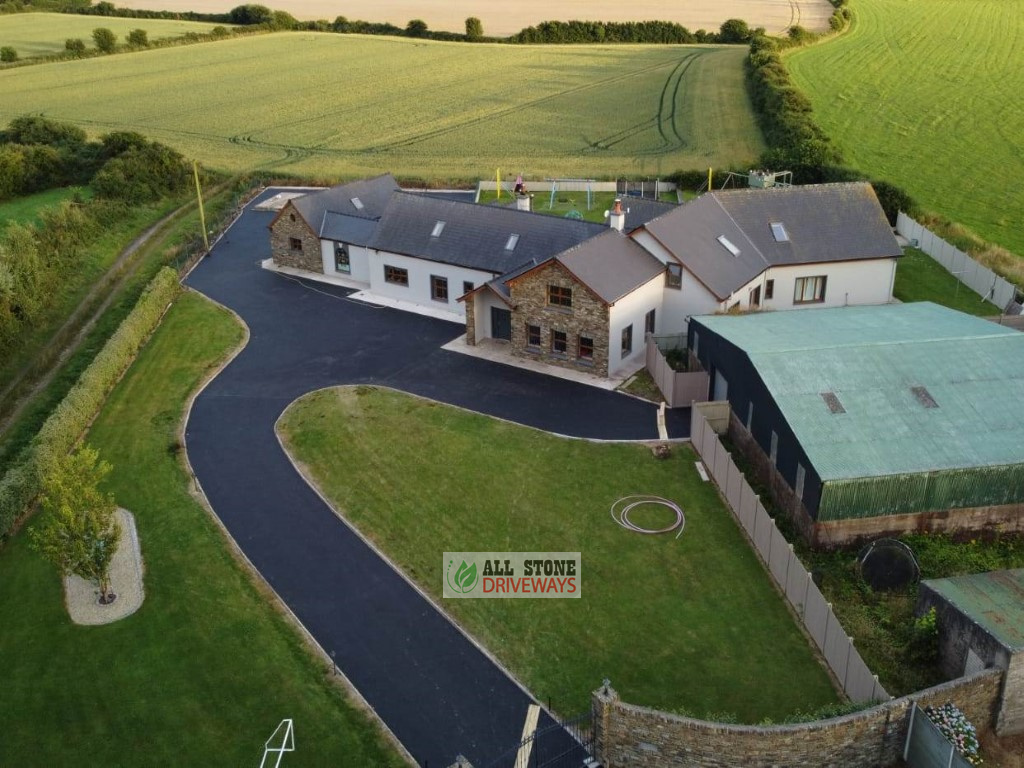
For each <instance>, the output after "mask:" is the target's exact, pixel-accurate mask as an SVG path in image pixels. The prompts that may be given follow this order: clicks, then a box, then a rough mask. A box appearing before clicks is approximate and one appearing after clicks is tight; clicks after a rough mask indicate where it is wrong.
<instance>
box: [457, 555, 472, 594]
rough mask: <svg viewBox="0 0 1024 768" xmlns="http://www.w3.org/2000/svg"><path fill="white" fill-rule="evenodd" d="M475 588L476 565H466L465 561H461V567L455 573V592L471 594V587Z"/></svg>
mask: <svg viewBox="0 0 1024 768" xmlns="http://www.w3.org/2000/svg"><path fill="white" fill-rule="evenodd" d="M475 586H476V563H473V564H472V565H468V564H467V563H466V561H465V560H463V561H462V565H460V566H459V569H458V570H457V571H455V590H456V591H457V592H462V593H463V594H465V593H466V592H472V591H473V587H475Z"/></svg>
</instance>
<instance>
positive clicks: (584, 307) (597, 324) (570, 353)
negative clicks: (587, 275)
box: [509, 263, 608, 376]
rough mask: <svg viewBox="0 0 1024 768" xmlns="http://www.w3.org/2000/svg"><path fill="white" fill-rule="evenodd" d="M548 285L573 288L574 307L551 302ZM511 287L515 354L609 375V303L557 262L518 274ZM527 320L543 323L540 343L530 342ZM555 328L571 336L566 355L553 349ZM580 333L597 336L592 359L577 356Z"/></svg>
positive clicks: (535, 323)
mask: <svg viewBox="0 0 1024 768" xmlns="http://www.w3.org/2000/svg"><path fill="white" fill-rule="evenodd" d="M549 285H557V286H560V287H563V288H571V289H572V308H571V309H565V308H561V307H552V306H549V305H548V286H549ZM509 289H510V296H511V299H512V303H513V305H514V306H515V309H513V310H512V351H513V352H514V353H515V354H516V355H518V356H519V357H525V358H529V359H532V360H542V361H544V362H545V363H550V364H552V365H559V366H562V367H563V368H572V369H574V370H578V371H586V372H588V373H593V374H596V375H598V376H607V375H608V306H607V305H606V304H605V303H604V302H602V301H601V300H600V299H598V298H597V297H595V296H594V294H592V293H591V292H590V291H589V290H588V289H587V288H585V287H584V286H583V285H581V284H580V283H578V282H576V281H575V280H573V278H572V276H571V275H570V274H569V273H568V272H567V271H566V270H564V269H563V268H562V267H561V266H559V265H558V264H557V263H551V264H548V265H546V266H544V267H543V268H541V269H538V270H536V271H534V272H529V273H527V274H525V275H523V276H522V277H520V278H517V279H516V280H515V281H513V282H512V284H511V285H510V286H509ZM527 324H530V325H539V326H540V329H541V339H540V347H538V348H531V347H530V346H529V345H528V344H527V341H528V337H527V332H526V326H527ZM552 330H556V331H565V333H566V335H567V337H568V339H567V342H568V343H567V350H566V354H565V355H556V354H553V353H552V352H551V331H552ZM580 336H586V337H589V338H591V339H593V340H594V359H593V361H592V362H591V361H584V360H578V359H577V357H576V351H577V342H578V339H579V337H580Z"/></svg>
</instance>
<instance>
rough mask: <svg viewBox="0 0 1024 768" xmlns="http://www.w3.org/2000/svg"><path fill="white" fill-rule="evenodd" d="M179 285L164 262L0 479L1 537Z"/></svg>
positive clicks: (99, 402)
mask: <svg viewBox="0 0 1024 768" xmlns="http://www.w3.org/2000/svg"><path fill="white" fill-rule="evenodd" d="M179 289H180V286H179V284H178V274H177V273H176V272H175V271H174V270H173V269H169V268H166V267H165V268H164V269H162V270H161V271H160V272H159V273H158V274H157V276H156V277H155V278H154V279H153V281H152V282H151V283H150V285H149V286H148V288H147V289H146V292H145V293H144V294H143V296H142V298H140V299H139V302H138V304H136V306H135V309H133V310H132V312H131V314H130V315H128V317H126V318H125V320H124V322H123V323H121V327H120V328H118V329H117V331H116V332H115V333H114V335H113V336H112V337H111V338H110V341H108V342H107V343H106V345H104V347H103V349H102V350H100V353H99V354H98V355H96V359H95V360H93V362H92V363H91V364H90V365H89V367H88V368H87V369H86V370H85V373H83V374H82V378H81V379H79V381H78V383H77V384H76V385H75V386H74V388H73V389H72V390H71V391H70V392H69V393H68V394H67V396H66V397H65V398H64V400H63V401H62V402H61V403H60V405H59V406H57V409H56V410H55V411H54V412H53V414H52V415H51V416H50V418H48V419H47V420H46V423H45V424H43V428H42V429H41V430H40V431H39V434H38V435H37V436H36V438H35V440H34V441H33V443H32V445H31V446H29V448H28V449H26V451H25V452H24V454H23V455H22V456H21V457H20V460H19V462H18V463H17V464H15V466H14V467H12V468H11V469H10V470H9V471H8V472H7V474H5V475H4V477H3V480H2V481H0V538H2V537H3V536H6V535H7V534H8V533H9V532H10V530H11V526H12V525H13V524H14V522H15V521H16V520H17V519H18V517H20V516H21V514H22V513H23V512H24V511H25V509H26V508H27V507H28V505H29V503H31V501H32V499H34V498H35V497H36V495H37V494H38V493H39V478H40V476H41V475H42V473H44V472H45V471H46V467H47V466H49V464H50V462H52V460H53V459H54V458H55V457H57V456H62V455H64V454H66V453H68V451H70V450H71V448H72V447H73V446H74V444H75V443H76V442H77V440H78V439H79V438H80V437H81V436H82V434H83V433H84V432H85V430H86V428H87V427H88V426H89V422H91V421H92V420H93V418H95V416H96V414H97V413H99V410H100V408H101V407H102V405H103V401H104V400H105V399H106V397H107V394H108V393H109V392H110V390H111V389H112V388H113V387H114V385H115V384H116V383H117V381H118V379H120V377H121V375H122V374H123V373H124V371H125V370H126V369H127V368H128V366H129V365H130V364H131V362H132V360H134V359H135V355H136V354H137V353H138V351H139V348H140V347H141V346H142V344H143V342H144V341H145V340H146V339H147V338H148V337H149V334H150V333H152V332H153V329H154V328H156V326H157V324H158V323H159V322H160V318H161V317H162V316H163V313H164V309H165V308H166V307H167V305H168V304H169V303H170V302H171V301H172V300H173V298H174V297H175V295H176V294H177V293H178V290H179Z"/></svg>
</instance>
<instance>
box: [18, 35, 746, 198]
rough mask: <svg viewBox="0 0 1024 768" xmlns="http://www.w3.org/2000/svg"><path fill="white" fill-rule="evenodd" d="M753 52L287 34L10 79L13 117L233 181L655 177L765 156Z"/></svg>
mask: <svg viewBox="0 0 1024 768" xmlns="http://www.w3.org/2000/svg"><path fill="white" fill-rule="evenodd" d="M132 21H133V23H134V22H135V21H137V20H132ZM97 22H98V20H97ZM745 55H746V50H745V49H744V48H743V47H742V46H721V47H716V46H657V45H629V46H626V45H618V46H611V45H609V46H600V45H585V46H572V45H565V46H562V45H551V46H519V45H482V44H481V45H472V44H466V43H445V42H435V41H427V40H413V39H408V38H385V37H373V36H359V35H335V34H325V33H312V32H302V33H278V34H269V35H259V36H256V37H245V38H235V39H229V40H224V41H221V42H216V43H206V44H203V45H198V46H185V47H172V48H163V49H158V50H151V51H143V52H139V53H131V54H125V55H119V56H103V57H98V58H90V59H84V60H81V61H65V62H58V63H52V64H43V65H39V66H34V67H28V68H18V69H10V70H5V71H0V123H5V122H7V121H9V120H10V119H11V118H13V117H15V116H17V115H22V114H34V113H39V112H42V113H45V114H46V115H47V116H48V117H50V118H53V119H57V120H64V121H69V122H73V123H76V124H78V125H80V126H82V127H83V128H85V129H86V130H87V131H89V132H90V133H91V134H101V133H104V132H107V131H111V130H133V131H139V132H140V133H143V134H144V135H146V136H148V137H149V138H151V139H154V140H157V141H161V142H163V143H165V144H168V145H170V146H172V147H174V148H176V149H178V150H180V151H181V152H182V153H184V154H185V155H187V156H188V157H190V158H196V159H198V160H200V161H202V163H203V164H204V165H205V166H207V167H209V168H215V169H219V170H230V171H237V170H247V169H252V168H266V169H272V170H275V171H277V172H281V173H288V174H297V175H306V176H315V177H320V178H331V179H335V178H337V177H338V176H342V175H344V176H366V175H370V174H377V173H381V172H383V171H392V172H394V173H395V174H397V175H399V176H402V177H420V178H425V179H429V180H444V179H474V178H493V176H494V172H495V169H496V168H499V167H500V168H502V169H515V171H516V172H519V171H522V172H523V173H524V174H526V175H528V176H531V177H538V178H544V177H551V176H560V177H567V176H572V177H590V176H602V175H603V176H608V177H613V178H614V177H618V176H623V175H628V176H635V177H655V176H665V175H667V174H668V173H671V172H673V171H676V170H678V169H680V168H702V169H706V168H707V167H708V166H709V165H710V166H715V167H736V166H737V165H739V166H744V165H745V164H746V163H748V162H752V161H753V160H754V159H755V158H756V157H757V156H758V155H759V154H760V153H761V152H762V151H763V149H764V143H763V140H762V138H761V135H760V132H759V131H758V129H757V127H756V126H755V124H754V120H753V116H752V112H751V107H750V102H749V99H748V97H747V93H746V90H745V87H744V84H743V64H742V63H743V58H744V56H745ZM282 62H286V68H285V69H284V70H283V69H282ZM339 78H341V79H339ZM254 99H255V101H254ZM257 102H258V109H254V104H256V103H257Z"/></svg>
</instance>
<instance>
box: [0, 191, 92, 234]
mask: <svg viewBox="0 0 1024 768" xmlns="http://www.w3.org/2000/svg"><path fill="white" fill-rule="evenodd" d="M76 195H81V197H82V199H84V200H88V199H89V198H90V197H92V190H91V189H90V188H89V187H58V188H57V189H48V190H46V191H45V192H37V193H36V194H34V195H26V196H25V197H16V198H14V199H13V200H5V201H4V202H2V203H0V230H3V228H4V227H6V226H7V224H8V223H9V222H12V221H20V222H21V223H22V224H38V223H39V214H40V212H42V210H43V209H44V208H52V207H54V206H56V205H58V204H59V203H62V202H63V201H65V200H72V199H74V197H75V196H76Z"/></svg>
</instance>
